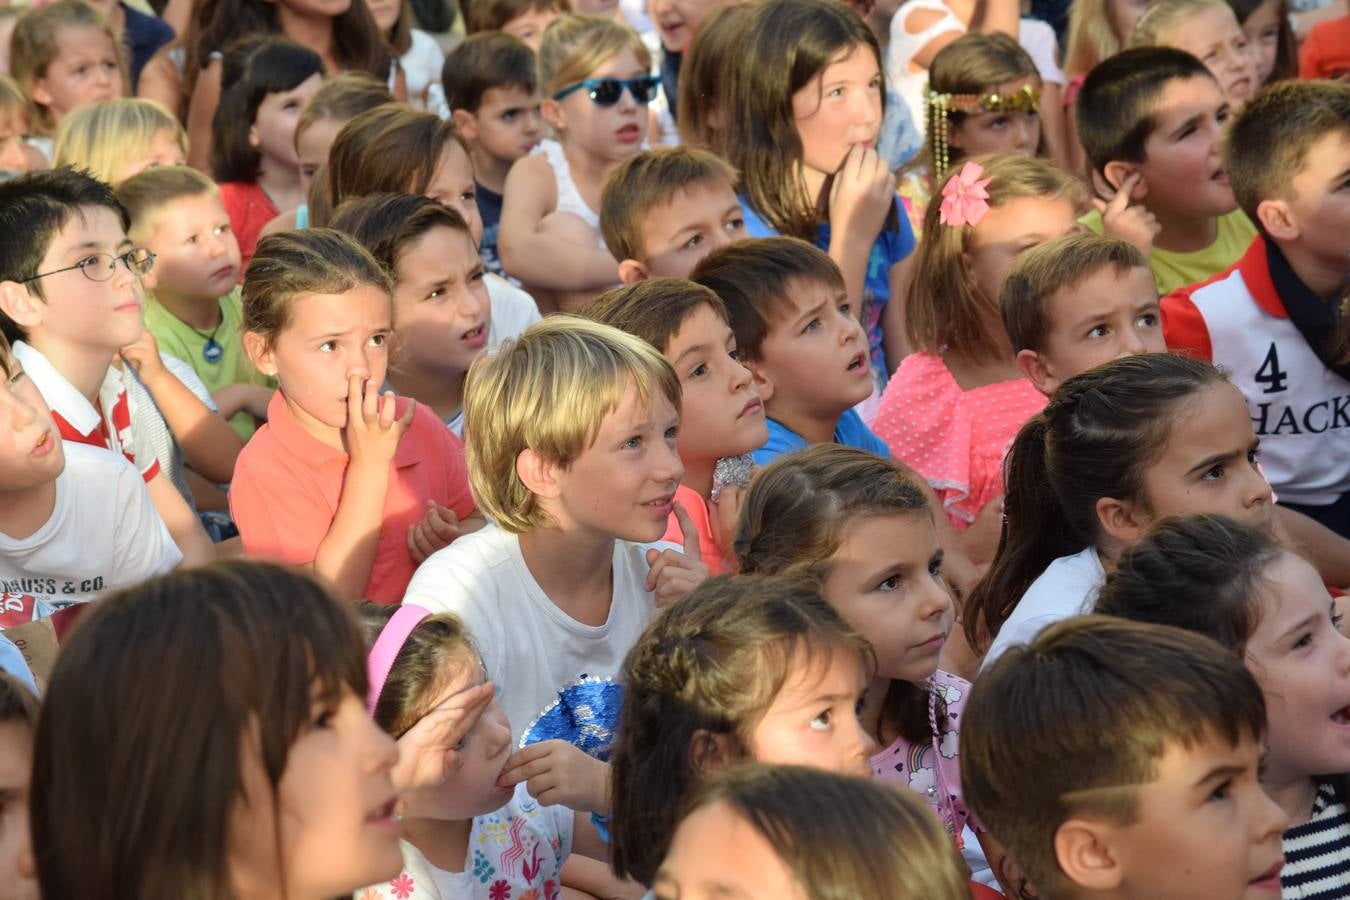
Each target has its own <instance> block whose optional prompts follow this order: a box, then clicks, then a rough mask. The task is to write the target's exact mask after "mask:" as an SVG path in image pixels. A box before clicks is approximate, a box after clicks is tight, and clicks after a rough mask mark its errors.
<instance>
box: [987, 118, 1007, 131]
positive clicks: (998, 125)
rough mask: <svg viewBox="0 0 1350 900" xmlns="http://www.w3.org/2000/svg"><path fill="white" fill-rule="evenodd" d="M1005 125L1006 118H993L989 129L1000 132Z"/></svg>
mask: <svg viewBox="0 0 1350 900" xmlns="http://www.w3.org/2000/svg"><path fill="white" fill-rule="evenodd" d="M1007 125H1008V117H1007V116H995V117H994V119H993V120H992V121H991V122H990V123H989V127H990V128H992V129H994V130H995V131H1002V130H1003V129H1004V128H1006V127H1007Z"/></svg>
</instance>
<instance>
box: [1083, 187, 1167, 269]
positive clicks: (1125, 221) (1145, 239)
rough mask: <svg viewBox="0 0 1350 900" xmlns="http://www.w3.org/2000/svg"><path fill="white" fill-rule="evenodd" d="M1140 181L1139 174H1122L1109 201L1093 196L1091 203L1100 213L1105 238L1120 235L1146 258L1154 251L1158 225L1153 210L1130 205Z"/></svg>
mask: <svg viewBox="0 0 1350 900" xmlns="http://www.w3.org/2000/svg"><path fill="white" fill-rule="evenodd" d="M1138 184H1139V173H1138V172H1133V173H1131V174H1129V175H1127V176H1125V180H1124V181H1122V182H1121V183H1120V189H1119V190H1117V191H1116V193H1115V195H1114V196H1113V197H1112V198H1111V199H1110V200H1101V199H1099V198H1097V197H1093V198H1092V205H1093V206H1095V207H1097V212H1099V213H1101V214H1102V230H1103V231H1105V232H1106V234H1107V236H1108V237H1113V238H1119V239H1120V240H1122V241H1125V242H1126V243H1127V244H1132V245H1134V247H1136V248H1137V249H1138V250H1139V252H1140V253H1142V254H1144V256H1145V257H1147V256H1148V255H1149V253H1150V252H1152V250H1153V239H1154V238H1156V237H1157V236H1158V232H1159V231H1160V230H1161V226H1160V225H1159V224H1158V220H1157V218H1156V217H1154V215H1153V213H1151V212H1149V211H1148V210H1147V209H1145V208H1144V207H1142V206H1137V205H1136V206H1131V205H1130V200H1131V198H1132V196H1133V194H1134V189H1135V187H1137V186H1138Z"/></svg>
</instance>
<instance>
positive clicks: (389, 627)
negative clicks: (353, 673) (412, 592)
mask: <svg viewBox="0 0 1350 900" xmlns="http://www.w3.org/2000/svg"><path fill="white" fill-rule="evenodd" d="M429 615H431V610H429V609H426V608H424V607H421V606H400V607H399V608H398V612H396V613H394V614H393V616H391V617H390V618H389V621H388V622H386V623H385V625H384V627H383V628H381V629H380V636H379V637H377V638H376V639H375V646H373V647H371V648H370V655H369V656H367V657H366V680H367V681H369V682H370V694H369V697H368V699H367V700H366V710H367V711H368V712H369V713H370V714H371V715H372V716H373V715H375V704H377V703H379V701H380V691H382V690H384V682H385V681H386V680H387V679H388V678H389V670H390V669H392V668H393V667H394V659H395V658H396V657H397V656H398V651H400V650H402V649H403V645H404V644H405V643H407V641H408V635H410V634H412V630H413V629H414V628H416V627H417V623H419V622H421V621H422V620H423V619H425V618H426V617H427V616H429Z"/></svg>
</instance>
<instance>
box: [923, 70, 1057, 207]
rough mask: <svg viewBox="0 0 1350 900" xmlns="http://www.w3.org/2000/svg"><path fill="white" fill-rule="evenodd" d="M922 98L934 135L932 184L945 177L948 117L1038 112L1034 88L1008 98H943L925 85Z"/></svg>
mask: <svg viewBox="0 0 1350 900" xmlns="http://www.w3.org/2000/svg"><path fill="white" fill-rule="evenodd" d="M923 98H924V107H925V109H926V110H927V113H928V115H927V118H928V128H929V130H930V131H931V132H932V135H933V165H934V167H935V168H936V170H937V171H935V172H933V173H932V175H933V181H934V183H937V182H938V181H941V180H942V177H943V176H944V175H946V173H947V164H948V163H947V148H948V141H949V134H948V122H947V117H948V116H949V115H950V114H951V113H954V112H960V113H1000V112H1027V111H1029V112H1036V111H1037V110H1039V109H1040V108H1041V89H1040V88H1038V87H1036V86H1035V85H1033V84H1024V85H1022V86H1021V87H1020V88H1018V89H1017V90H1015V91H1013V92H1012V93H1009V94H999V93H992V94H944V93H941V92H939V91H935V90H933V89H932V88H930V87H928V86H927V85H924V89H923Z"/></svg>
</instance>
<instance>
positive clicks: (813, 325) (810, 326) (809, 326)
mask: <svg viewBox="0 0 1350 900" xmlns="http://www.w3.org/2000/svg"><path fill="white" fill-rule="evenodd" d="M818 327H820V320H819V319H812V320H811V321H810V322H807V323H806V327H805V328H803V329H802V334H806V333H807V332H808V331H815V330H816V329H817V328H818Z"/></svg>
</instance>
